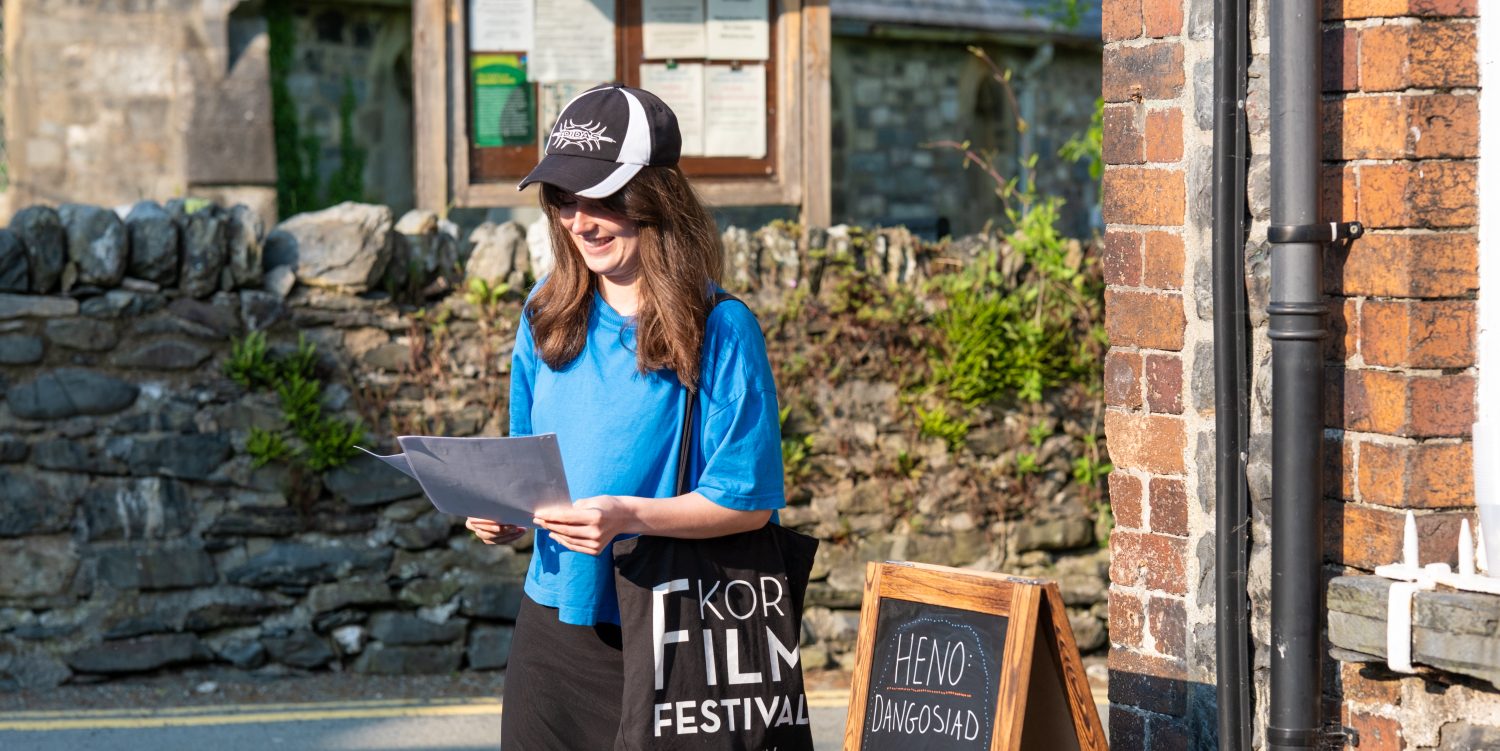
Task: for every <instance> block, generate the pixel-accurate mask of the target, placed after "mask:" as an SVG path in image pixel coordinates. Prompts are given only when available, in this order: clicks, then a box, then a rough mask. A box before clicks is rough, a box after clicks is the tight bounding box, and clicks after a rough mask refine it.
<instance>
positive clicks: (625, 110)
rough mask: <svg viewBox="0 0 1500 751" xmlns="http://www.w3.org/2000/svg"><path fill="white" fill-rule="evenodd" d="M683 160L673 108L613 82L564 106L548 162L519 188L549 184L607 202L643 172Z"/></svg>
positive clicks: (549, 143)
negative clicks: (643, 170) (631, 179)
mask: <svg viewBox="0 0 1500 751" xmlns="http://www.w3.org/2000/svg"><path fill="white" fill-rule="evenodd" d="M681 155H682V132H681V131H680V130H678V128H677V115H675V114H673V113H672V110H671V108H669V107H667V105H666V103H665V102H663V101H662V100H661V99H660V98H658V97H657V96H656V95H655V94H652V93H651V92H649V91H645V90H643V89H634V88H631V87H629V86H623V85H621V84H617V83H609V84H604V85H602V86H596V87H594V88H592V89H589V90H588V91H585V92H583V93H582V94H579V95H578V96H576V97H574V98H573V101H571V102H568V104H567V106H566V107H563V109H562V112H561V113H560V114H559V115H558V116H557V123H556V124H554V125H553V126H552V133H551V134H550V135H548V136H547V149H546V152H545V155H544V156H543V157H542V161H541V162H539V163H538V164H537V165H536V169H533V170H532V171H531V174H529V175H527V176H526V179H525V180H522V181H521V184H520V185H518V186H516V188H517V190H519V189H522V188H525V187H526V186H528V185H530V184H532V183H547V184H548V185H555V186H557V187H559V188H562V189H563V190H566V191H568V192H569V193H573V194H574V195H579V196H583V197H584V198H604V197H606V196H610V195H613V194H614V192H615V191H617V190H619V189H620V188H623V187H625V183H628V182H630V178H632V177H635V175H636V173H637V172H640V171H641V167H644V166H646V165H652V166H657V167H662V166H671V165H674V164H676V163H677V159H678V157H680V156H681Z"/></svg>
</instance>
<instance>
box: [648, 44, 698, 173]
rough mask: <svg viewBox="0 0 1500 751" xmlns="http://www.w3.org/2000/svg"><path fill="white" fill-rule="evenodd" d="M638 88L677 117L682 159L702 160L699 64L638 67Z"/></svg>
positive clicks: (649, 64) (651, 64) (650, 64)
mask: <svg viewBox="0 0 1500 751" xmlns="http://www.w3.org/2000/svg"><path fill="white" fill-rule="evenodd" d="M641 88H643V89H645V90H647V91H649V92H651V93H653V94H655V95H657V96H659V97H661V99H662V101H664V102H666V103H667V106H668V107H671V108H672V112H674V113H676V115H677V127H678V129H679V130H681V131H682V155H683V156H703V64H702V63H678V64H677V66H676V67H672V68H669V67H667V66H666V65H659V64H653V63H645V64H643V65H641Z"/></svg>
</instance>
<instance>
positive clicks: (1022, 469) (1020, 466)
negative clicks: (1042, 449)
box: [1016, 451, 1042, 475]
mask: <svg viewBox="0 0 1500 751" xmlns="http://www.w3.org/2000/svg"><path fill="white" fill-rule="evenodd" d="M1041 471H1042V467H1041V465H1040V464H1038V463H1037V458H1036V454H1033V453H1031V452H1030V451H1018V452H1016V474H1018V475H1034V474H1038V473H1040V472H1041Z"/></svg>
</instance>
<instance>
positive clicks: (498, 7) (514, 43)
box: [469, 0, 535, 52]
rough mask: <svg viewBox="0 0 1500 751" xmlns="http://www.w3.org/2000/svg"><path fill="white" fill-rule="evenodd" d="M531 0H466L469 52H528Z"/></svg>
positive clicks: (529, 47)
mask: <svg viewBox="0 0 1500 751" xmlns="http://www.w3.org/2000/svg"><path fill="white" fill-rule="evenodd" d="M534 7H535V3H534V2H533V0H469V51H470V52H530V51H531V27H532V24H533V20H532V10H533V9H534Z"/></svg>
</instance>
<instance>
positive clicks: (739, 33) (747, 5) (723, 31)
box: [707, 0, 771, 60]
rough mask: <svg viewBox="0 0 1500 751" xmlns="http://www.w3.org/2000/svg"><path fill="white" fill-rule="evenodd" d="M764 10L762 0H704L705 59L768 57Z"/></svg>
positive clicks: (768, 24) (767, 22)
mask: <svg viewBox="0 0 1500 751" xmlns="http://www.w3.org/2000/svg"><path fill="white" fill-rule="evenodd" d="M767 11H768V8H767V6H766V0H708V23H707V30H708V59H710V60H768V59H770V57H771V18H770V16H769V15H768V14H767Z"/></svg>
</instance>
